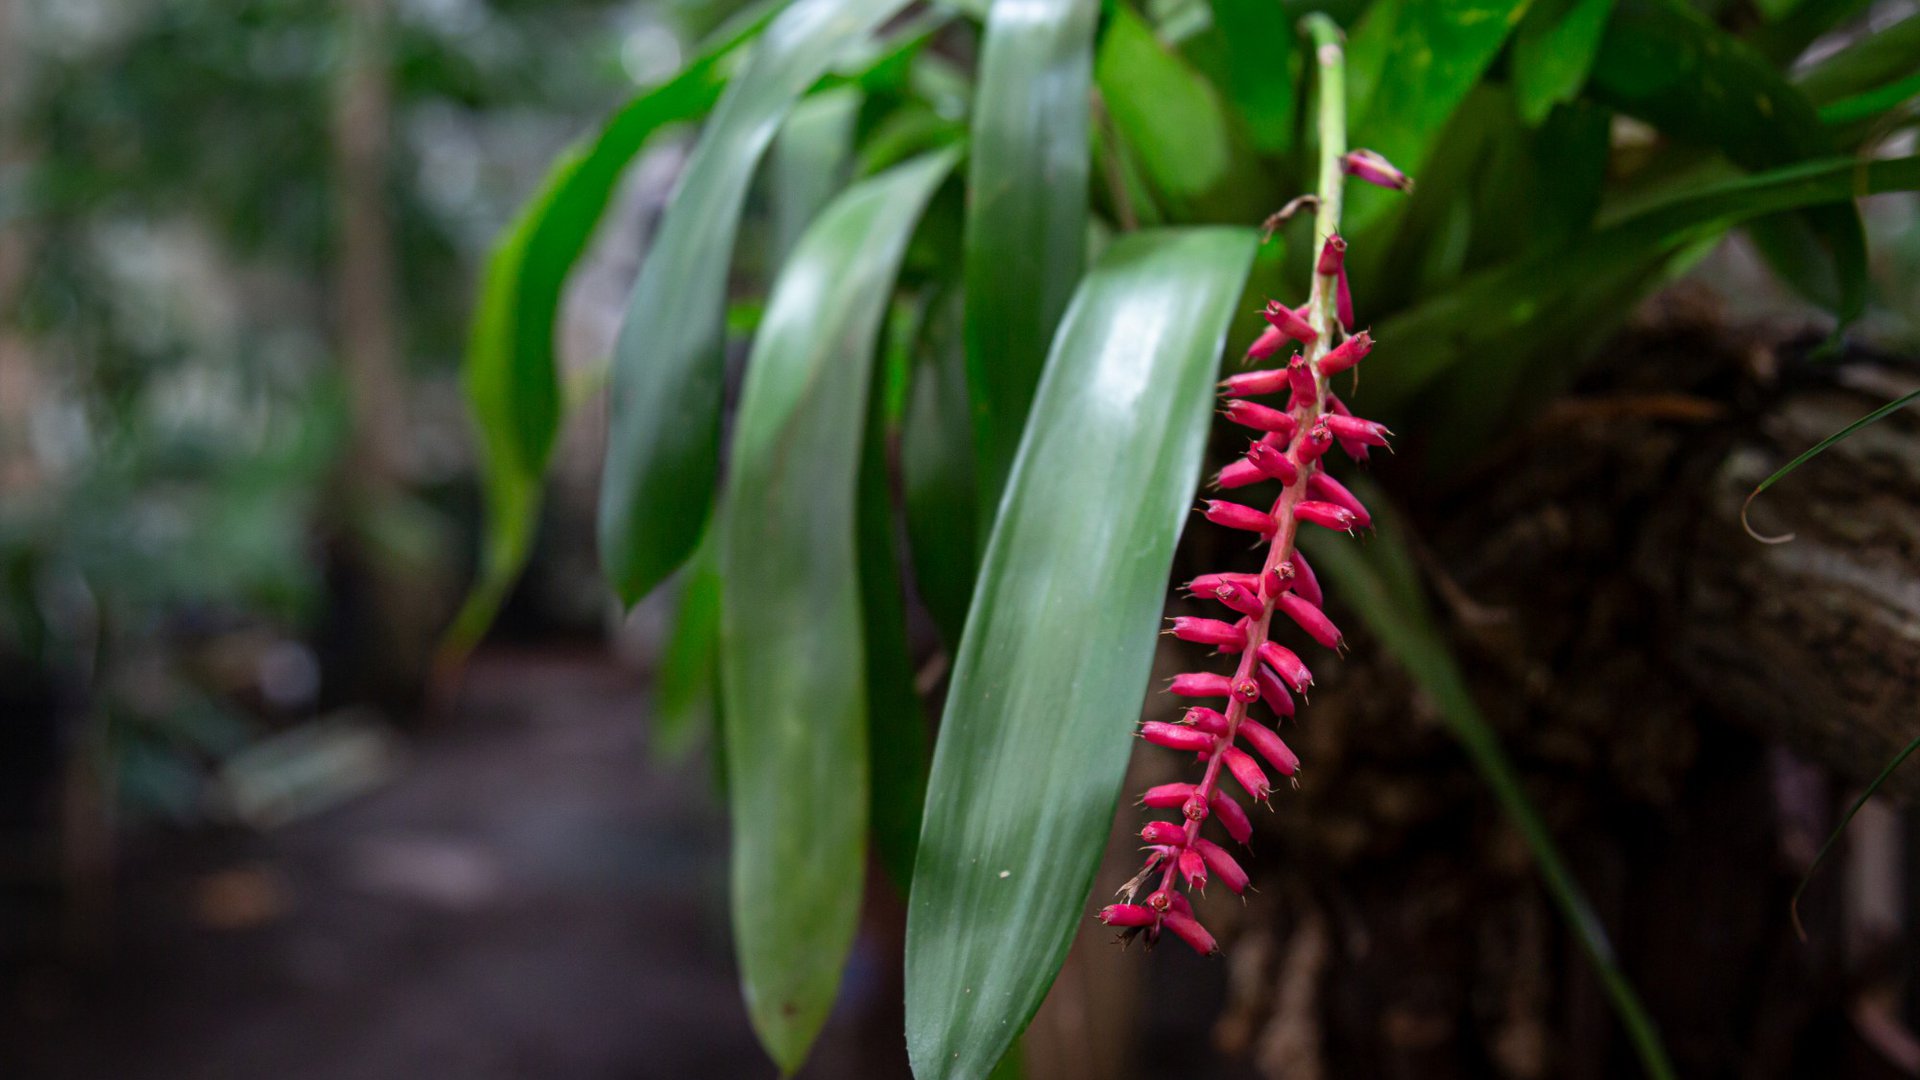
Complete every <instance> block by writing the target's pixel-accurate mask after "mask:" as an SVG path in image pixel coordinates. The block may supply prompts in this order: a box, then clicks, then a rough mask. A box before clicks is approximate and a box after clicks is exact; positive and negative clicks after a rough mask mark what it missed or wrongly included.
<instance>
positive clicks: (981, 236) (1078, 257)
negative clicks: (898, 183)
mask: <svg viewBox="0 0 1920 1080" xmlns="http://www.w3.org/2000/svg"><path fill="white" fill-rule="evenodd" d="M1099 10H1100V4H1099V0H995V3H994V5H993V7H992V9H991V10H990V12H989V13H988V16H987V32H986V39H985V41H984V42H982V44H981V50H980V74H979V76H978V80H977V82H976V86H977V87H978V90H977V91H976V94H975V97H974V102H973V139H972V150H971V152H970V156H969V158H968V161H967V196H968V200H969V201H968V206H967V223H966V240H965V252H964V255H963V259H964V263H965V266H964V275H965V282H966V294H967V307H966V329H965V332H966V345H967V381H968V384H969V386H970V387H971V390H972V399H973V427H974V444H975V447H976V450H975V452H976V453H977V454H978V459H979V465H980V467H979V469H978V472H977V477H978V481H979V490H980V505H981V506H988V507H990V506H993V505H994V504H995V503H996V502H998V500H999V493H1000V487H1001V485H1002V484H1003V483H1004V482H1005V479H1006V475H1007V470H1008V469H1009V468H1010V467H1011V466H1012V464H1013V454H1014V450H1015V449H1016V448H1017V447H1018V446H1019V443H1020V429H1021V425H1022V424H1023V423H1025V421H1026V417H1027V406H1028V404H1029V403H1030V402H1031V401H1032V400H1033V391H1034V387H1035V386H1037V385H1038V384H1039V382H1040V370H1041V368H1042V367H1043V366H1044V365H1045V362H1046V358H1047V345H1048V343H1049V342H1050V341H1051V340H1052V338H1053V328H1054V324H1055V323H1057V322H1058V321H1059V319H1060V313H1061V312H1062V311H1064V310H1066V306H1067V300H1068V298H1069V297H1071V296H1072V295H1073V287H1074V283H1075V282H1077V281H1078V280H1079V278H1080V268H1081V265H1082V263H1083V262H1084V259H1085V256H1086V246H1087V172H1088V168H1089V165H1088V143H1089V136H1088V126H1089V123H1090V119H1089V106H1088V93H1087V90H1088V86H1089V84H1090V82H1091V81H1092V77H1093V27H1094V18H1095V16H1096V15H1097V14H1098V12H1099ZM983 517H984V516H983ZM987 524H988V522H986V521H985V520H982V521H981V523H980V525H981V527H982V528H985V527H986V526H987Z"/></svg>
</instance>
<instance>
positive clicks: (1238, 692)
mask: <svg viewBox="0 0 1920 1080" xmlns="http://www.w3.org/2000/svg"><path fill="white" fill-rule="evenodd" d="M1233 696H1234V700H1236V701H1241V702H1245V703H1246V704H1248V705H1251V704H1253V703H1254V702H1256V701H1259V700H1260V684H1259V683H1257V682H1254V681H1253V680H1252V679H1242V680H1240V681H1239V682H1237V683H1234V684H1233Z"/></svg>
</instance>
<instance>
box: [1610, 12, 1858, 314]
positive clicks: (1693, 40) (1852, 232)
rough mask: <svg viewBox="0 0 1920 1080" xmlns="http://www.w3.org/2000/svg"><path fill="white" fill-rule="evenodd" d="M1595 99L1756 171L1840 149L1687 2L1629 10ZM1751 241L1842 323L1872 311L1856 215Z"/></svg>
mask: <svg viewBox="0 0 1920 1080" xmlns="http://www.w3.org/2000/svg"><path fill="white" fill-rule="evenodd" d="M1590 92H1591V93H1592V94H1593V96H1594V98H1595V100H1597V101H1599V102H1600V103H1602V104H1604V105H1607V106H1608V107H1610V108H1614V109H1617V110H1619V111H1621V112H1624V113H1626V114H1628V115H1630V116H1634V117H1637V118H1639V119H1641V120H1644V121H1646V122H1647V123H1649V124H1652V125H1653V126H1655V127H1657V128H1659V129H1660V130H1661V131H1662V132H1664V133H1665V134H1667V135H1669V136H1671V137H1673V138H1675V139H1679V140H1682V141H1684V142H1690V143H1694V144H1696V145H1700V146H1707V147H1712V148H1715V149H1717V150H1719V151H1720V152H1721V153H1723V154H1725V155H1726V156H1727V158H1728V159H1729V160H1731V161H1732V162H1734V163H1735V164H1737V165H1739V166H1740V167H1741V168H1743V169H1747V170H1750V171H1758V170H1762V169H1769V168H1776V167H1778V166H1782V165H1790V164H1794V163H1797V162H1801V161H1809V160H1814V159H1818V158H1823V157H1831V156H1833V155H1834V154H1836V153H1837V151H1838V147H1837V145H1836V144H1835V142H1834V140H1833V136H1832V133H1831V132H1829V131H1828V130H1827V129H1826V127H1825V126H1824V125H1823V124H1822V123H1821V122H1820V116H1819V114H1818V113H1817V112H1816V111H1815V110H1814V108H1813V105H1812V104H1811V103H1809V102H1808V101H1807V99H1806V96H1805V95H1803V94H1802V93H1800V91H1799V90H1797V89H1795V88H1794V86H1793V85H1792V84H1791V83H1789V82H1787V81H1786V78H1785V77H1784V76H1783V75H1781V74H1780V72H1779V71H1778V70H1777V69H1776V68H1775V67H1774V65H1773V64H1772V63H1770V62H1769V61H1768V60H1767V59H1766V58H1765V57H1763V56H1761V55H1759V54H1758V53H1756V52H1754V51H1753V50H1752V49H1750V48H1748V47H1747V46H1746V45H1745V44H1743V43H1742V42H1740V41H1739V40H1737V39H1735V38H1733V37H1732V36H1730V35H1729V34H1727V33H1726V32H1725V31H1723V30H1721V29H1720V28H1719V27H1717V26H1715V25H1714V24H1713V23H1711V22H1709V21H1708V20H1707V19H1706V18H1705V17H1703V16H1701V15H1700V14H1699V13H1697V12H1695V11H1693V10H1692V9H1691V8H1689V7H1687V6H1686V5H1685V4H1684V3H1682V2H1681V0H1623V2H1622V3H1621V4H1620V6H1619V8H1618V10H1617V11H1616V12H1615V13H1614V17H1613V20H1612V21H1611V22H1610V23H1609V24H1608V26H1607V33H1606V37H1605V38H1604V40H1603V41H1602V43H1601V47H1600V55H1599V57H1598V59H1596V60H1595V61H1594V67H1593V77H1592V80H1591V86H1590ZM1750 231H1751V232H1752V234H1753V237H1754V240H1755V242H1756V243H1757V244H1758V245H1759V246H1760V248H1761V251H1762V252H1763V253H1764V254H1766V255H1767V256H1768V261H1769V262H1770V263H1771V264H1772V265H1773V267H1774V270H1775V271H1776V272H1777V273H1779V274H1780V275H1781V276H1782V277H1783V278H1785V279H1786V280H1787V281H1788V282H1789V283H1791V284H1792V285H1793V286H1794V287H1795V288H1796V289H1798V290H1799V291H1801V292H1802V293H1804V294H1806V295H1807V296H1808V297H1809V298H1810V299H1813V300H1815V301H1817V302H1819V303H1821V304H1823V305H1825V306H1826V307H1828V308H1831V309H1832V310H1834V311H1835V312H1836V313H1837V314H1839V315H1840V317H1841V319H1842V321H1843V322H1844V321H1847V320H1850V319H1851V318H1852V317H1854V316H1855V315H1857V314H1858V313H1859V311H1860V310H1861V308H1862V307H1863V306H1864V305H1865V303H1866V285H1867V278H1866V272H1867V271H1866V238H1865V235H1864V233H1863V232H1862V230H1861V226H1860V215H1859V213H1858V212H1857V211H1856V210H1854V208H1853V207H1851V206H1822V207H1819V208H1816V209H1812V210H1808V211H1806V212H1805V213H1802V214H1797V215H1794V216H1792V217H1784V218H1780V219H1776V220H1767V221H1760V220H1755V221H1754V223H1753V226H1752V228H1751V230H1750Z"/></svg>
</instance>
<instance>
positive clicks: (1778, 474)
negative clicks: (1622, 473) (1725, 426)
mask: <svg viewBox="0 0 1920 1080" xmlns="http://www.w3.org/2000/svg"><path fill="white" fill-rule="evenodd" d="M1916 401H1920V390H1915V391H1914V392H1912V393H1910V394H1902V395H1901V396H1899V397H1897V398H1894V399H1893V400H1892V401H1889V402H1887V403H1886V404H1885V405H1882V406H1880V407H1879V408H1877V409H1875V410H1873V411H1872V412H1870V413H1868V414H1867V415H1865V416H1863V417H1861V418H1860V419H1858V420H1855V421H1854V422H1853V423H1851V424H1848V425H1847V426H1846V427H1843V428H1841V429H1840V430H1839V431H1836V432H1834V433H1833V434H1831V435H1829V436H1827V437H1826V438H1824V439H1821V440H1820V441H1819V442H1817V443H1814V444H1813V445H1812V446H1810V447H1808V448H1807V449H1806V450H1805V451H1803V452H1801V453H1800V455H1799V456H1797V457H1795V458H1794V459H1793V460H1792V461H1789V462H1787V463H1786V464H1785V465H1782V466H1780V468H1778V469H1776V470H1774V473H1773V475H1771V476H1769V477H1767V478H1766V479H1765V480H1762V481H1760V483H1759V484H1758V485H1757V486H1756V487H1755V488H1754V489H1753V491H1752V492H1750V493H1749V494H1748V495H1747V500H1746V502H1744V503H1742V504H1741V506H1740V527H1741V528H1743V529H1745V530H1747V535H1748V536H1751V537H1753V538H1754V539H1755V540H1758V541H1760V542H1761V543H1765V544H1784V543H1786V542H1787V541H1789V540H1791V539H1793V534H1792V533H1787V534H1785V535H1784V536H1761V535H1760V534H1759V533H1757V532H1754V531H1753V526H1752V525H1750V524H1748V523H1747V511H1748V510H1749V509H1750V508H1751V507H1752V506H1753V500H1755V499H1757V498H1759V497H1760V494H1761V492H1764V491H1766V490H1767V489H1768V488H1770V487H1772V486H1773V485H1775V484H1777V483H1779V482H1780V481H1782V480H1784V479H1786V477H1787V476H1788V474H1790V473H1792V472H1793V471H1794V470H1795V469H1798V468H1799V467H1800V466H1802V465H1805V464H1806V463H1807V462H1809V461H1812V460H1813V459H1814V458H1817V457H1819V456H1820V455H1821V454H1824V453H1826V452H1827V450H1828V449H1829V448H1830V447H1832V446H1834V445H1836V444H1838V443H1840V442H1843V441H1845V440H1846V439H1848V438H1850V437H1852V435H1853V434H1854V433H1855V432H1857V431H1859V430H1860V429H1861V428H1863V427H1866V426H1868V425H1869V424H1874V423H1878V422H1879V421H1881V420H1883V419H1885V418H1886V417H1889V416H1892V415H1893V414H1894V413H1897V412H1899V411H1900V410H1901V409H1904V408H1906V407H1907V406H1909V405H1911V404H1913V403H1914V402H1916ZM1809 872H1811V871H1809Z"/></svg>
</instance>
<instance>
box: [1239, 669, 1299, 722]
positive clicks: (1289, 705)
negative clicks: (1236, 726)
mask: <svg viewBox="0 0 1920 1080" xmlns="http://www.w3.org/2000/svg"><path fill="white" fill-rule="evenodd" d="M1253 681H1254V682H1256V683H1258V684H1259V685H1260V697H1261V699H1262V700H1264V701H1265V702H1266V703H1267V708H1269V709H1272V710H1273V711H1274V713H1275V714H1276V715H1279V716H1292V715H1293V695H1292V694H1289V693H1288V692H1287V687H1286V684H1285V683H1283V682H1281V681H1280V676H1278V675H1275V674H1274V673H1273V669H1272V668H1270V667H1268V666H1266V665H1265V664H1260V665H1258V666H1256V667H1255V668H1254V669H1253ZM1250 722H1251V721H1243V723H1250Z"/></svg>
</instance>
